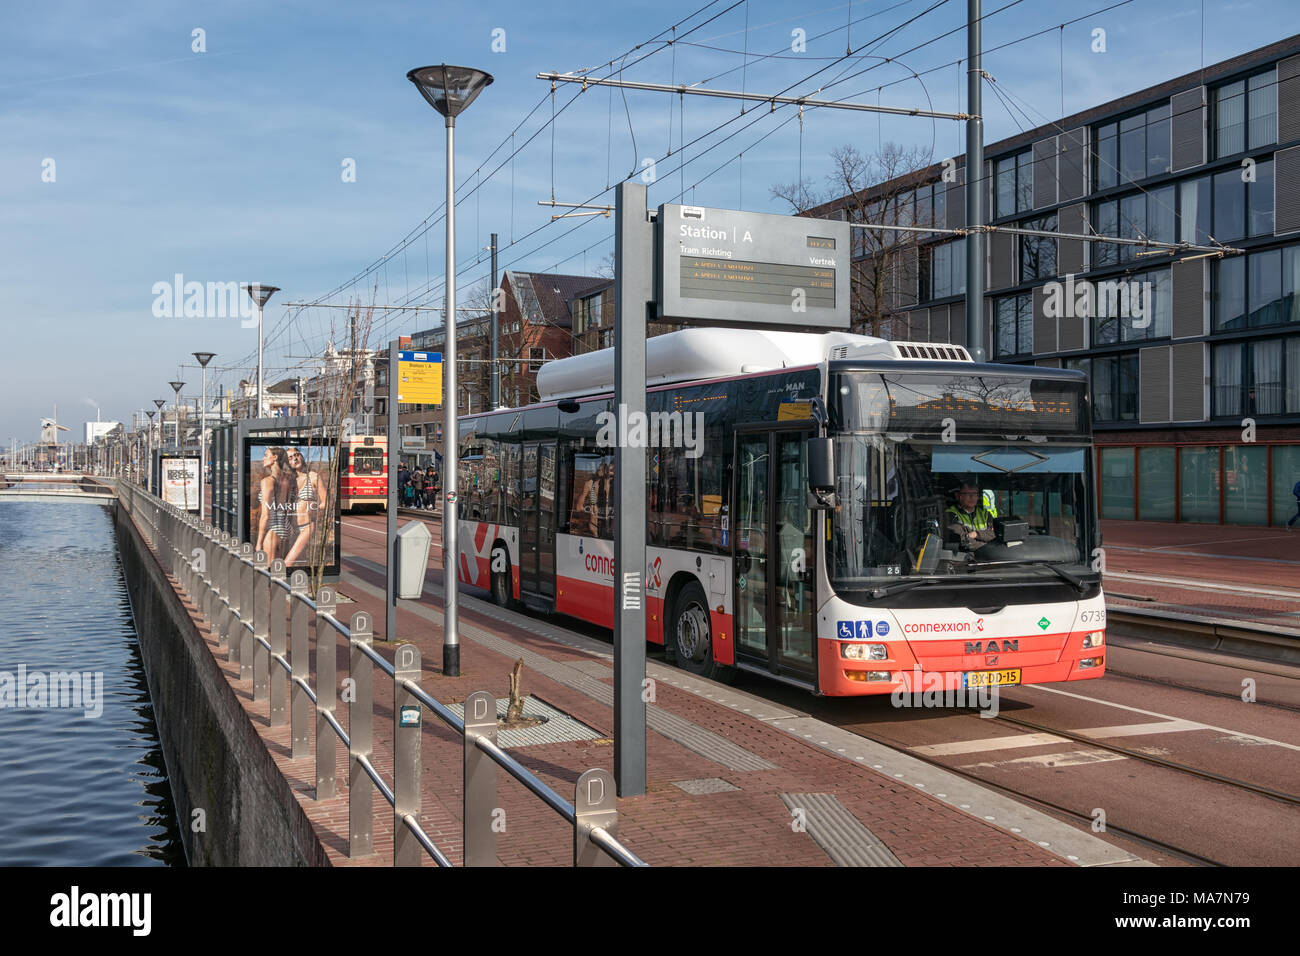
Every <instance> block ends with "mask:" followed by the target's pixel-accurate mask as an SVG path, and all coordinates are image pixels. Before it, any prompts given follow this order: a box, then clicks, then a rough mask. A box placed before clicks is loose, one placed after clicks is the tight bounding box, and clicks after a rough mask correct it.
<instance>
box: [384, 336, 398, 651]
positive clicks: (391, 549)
mask: <svg viewBox="0 0 1300 956" xmlns="http://www.w3.org/2000/svg"><path fill="white" fill-rule="evenodd" d="M397 353H398V341H397V340H396V339H394V340H393V341H391V342H389V343H388V405H387V411H388V504H387V506H386V507H385V508H384V511H385V513H386V516H387V519H388V520H387V523H386V530H385V533H384V542H385V546H384V580H385V581H386V582H387V586H386V587H385V589H384V595H385V600H384V640H386V641H396V640H397V582H396V581H395V580H394V579H393V574H394V570H395V566H396V564H397V562H396V560H395V559H396V557H397V472H398V463H400V462H401V460H402V449H401V438H400V437H399V435H398V430H399V429H398V423H397V388H398V382H399V381H401V380H400V379H399V378H398V369H397Z"/></svg>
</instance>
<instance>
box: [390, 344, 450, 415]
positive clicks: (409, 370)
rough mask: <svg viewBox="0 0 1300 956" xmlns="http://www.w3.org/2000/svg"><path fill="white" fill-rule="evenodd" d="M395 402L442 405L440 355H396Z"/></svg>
mask: <svg viewBox="0 0 1300 956" xmlns="http://www.w3.org/2000/svg"><path fill="white" fill-rule="evenodd" d="M397 401H398V402H399V403H401V402H406V403H408V404H416V403H422V404H425V405H441V404H442V353H441V352H398V353H397Z"/></svg>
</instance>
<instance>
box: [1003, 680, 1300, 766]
mask: <svg viewBox="0 0 1300 956" xmlns="http://www.w3.org/2000/svg"><path fill="white" fill-rule="evenodd" d="M1020 686H1021V687H1022V688H1023V689H1024V690H1036V691H1041V692H1042V693H1044V694H1060V695H1061V696H1062V697H1073V698H1074V699H1075V700H1086V701H1088V702H1089V703H1093V704H1103V705H1105V706H1106V707H1115V708H1117V709H1119V710H1127V711H1128V712H1129V713H1133V714H1145V715H1146V716H1147V717H1159V718H1160V719H1162V720H1174V721H1179V722H1181V723H1185V724H1194V725H1195V728H1196V729H1197V730H1214V731H1217V732H1218V733H1221V734H1227V735H1228V736H1229V737H1239V738H1242V739H1244V740H1253V741H1257V742H1259V743H1263V744H1272V745H1273V746H1274V747H1284V748H1286V749H1287V750H1297V751H1300V745H1297V744H1288V743H1286V742H1284V741H1281V740H1273V739H1272V738H1271V737H1261V736H1259V735H1258V734H1246V733H1242V732H1241V731H1239V730H1229V729H1228V728H1226V727H1215V726H1213V725H1212V724H1202V723H1200V722H1198V721H1193V720H1184V719H1183V718H1182V717H1171V716H1170V715H1169V714H1162V713H1160V712H1158V711H1154V710H1143V709H1142V708H1140V707H1130V706H1128V705H1127V704H1117V703H1115V702H1114V701H1110V700H1102V699H1100V698H1098V697H1088V696H1087V695H1085V694H1075V693H1072V692H1070V691H1068V690H1057V689H1056V688H1055V687H1044V686H1043V685H1042V684H1021V685H1020ZM1188 729H1191V728H1188Z"/></svg>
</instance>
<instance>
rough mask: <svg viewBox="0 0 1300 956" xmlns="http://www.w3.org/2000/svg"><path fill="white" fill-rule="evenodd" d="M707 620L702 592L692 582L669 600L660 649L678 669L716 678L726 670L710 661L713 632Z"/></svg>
mask: <svg viewBox="0 0 1300 956" xmlns="http://www.w3.org/2000/svg"><path fill="white" fill-rule="evenodd" d="M709 620H710V619H709V602H708V600H707V599H706V598H705V597H704V589H703V588H701V587H700V585H699V584H698V583H697V582H695V581H692V582H690V583H689V584H687V585H686V586H685V587H683V588H682V589H681V590H680V591H678V592H677V596H676V598H674V600H673V604H672V612H671V613H670V614H669V617H668V630H667V631H666V632H665V633H664V647H665V650H666V652H667V655H668V657H669V659H670V660H672V662H673V663H674V664H676V665H677V666H678V667H680V668H681V669H682V670H684V671H688V672H690V673H692V674H697V675H699V676H700V677H705V678H709V679H718V678H720V677H722V676H723V672H725V671H726V670H727V668H724V667H721V666H719V665H718V664H716V663H714V661H713V629H712V627H711V626H710V623H709Z"/></svg>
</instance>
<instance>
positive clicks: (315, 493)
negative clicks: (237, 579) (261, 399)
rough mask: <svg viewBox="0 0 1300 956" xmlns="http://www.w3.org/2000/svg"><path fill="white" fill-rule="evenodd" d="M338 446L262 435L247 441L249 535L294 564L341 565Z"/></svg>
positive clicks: (328, 570)
mask: <svg viewBox="0 0 1300 956" xmlns="http://www.w3.org/2000/svg"><path fill="white" fill-rule="evenodd" d="M333 455H334V449H333V447H326V446H321V445H314V446H313V445H309V444H307V441H306V440H305V439H294V438H280V439H271V438H267V437H259V438H255V439H250V440H248V441H246V442H245V445H244V474H245V476H247V479H246V480H247V484H246V486H245V494H246V495H247V496H248V497H247V501H248V508H247V515H248V527H247V528H245V529H244V534H245V540H247V541H250V542H252V544H253V548H254V550H256V551H265V552H266V558H267V561H268V562H269V561H273V560H275V559H276V558H280V559H282V560H283V561H284V563H285V565H286V566H287V567H289V568H303V569H308V568H312V567H319V566H322V565H323V566H324V569H325V571H324V573H325V574H327V575H335V574H338V569H339V498H338V488H337V485H336V482H335V480H334V478H333V472H334V470H335V469H333V468H332V467H331V461H332V458H333Z"/></svg>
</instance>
